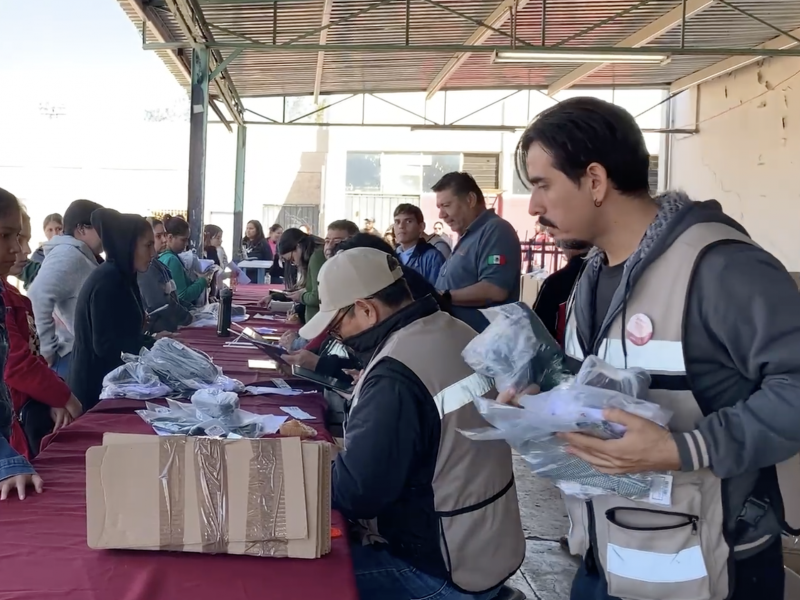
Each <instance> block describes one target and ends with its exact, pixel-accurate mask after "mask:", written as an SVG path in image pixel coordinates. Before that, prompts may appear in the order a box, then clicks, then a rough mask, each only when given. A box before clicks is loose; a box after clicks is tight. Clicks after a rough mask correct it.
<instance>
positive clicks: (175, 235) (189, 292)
mask: <svg viewBox="0 0 800 600" xmlns="http://www.w3.org/2000/svg"><path fill="white" fill-rule="evenodd" d="M164 230H165V231H166V232H167V243H166V245H165V246H164V249H163V250H162V252H161V254H159V255H158V260H160V261H161V263H162V264H163V265H164V266H166V267H167V268H168V269H169V272H170V274H171V275H172V280H173V281H174V282H175V292H176V293H177V294H178V300H180V301H181V302H183V303H185V304H189V305H191V304H193V303H194V302H195V301H196V300H197V299H198V298H200V296H202V295H203V294H204V293H205V291H206V290H207V289H208V284H209V279H208V277H198V278H197V279H196V280H195V281H191V278H190V277H189V273H188V272H187V270H186V267H185V266H183V262H182V261H181V258H180V256H178V255H179V254H181V253H182V252H185V251H186V244H188V243H189V224H188V223H187V222H186V221H184V220H183V219H181V218H180V217H172V218H171V219H169V220H168V221H164ZM209 276H211V273H209Z"/></svg>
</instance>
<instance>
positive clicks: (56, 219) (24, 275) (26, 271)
mask: <svg viewBox="0 0 800 600" xmlns="http://www.w3.org/2000/svg"><path fill="white" fill-rule="evenodd" d="M28 219H29V220H30V218H28ZM42 229H43V230H44V236H45V237H46V238H47V241H48V242H49V241H50V240H52V239H53V238H54V237H55V236H57V235H61V232H62V231H64V218H63V217H62V216H61V215H60V214H58V213H53V214H52V215H47V216H46V217H45V218H44V225H43V226H42ZM43 262H44V248H43V247H42V246H41V245H40V246H39V247H38V248H37V249H36V251H35V252H34V253H33V254H32V255H31V259H30V260H29V261H26V263H25V266H24V267H23V269H22V271H20V272H19V274H17V275H16V278H17V279H19V280H20V281H21V282H22V283H23V284H24V285H25V289H26V290H27V289H28V288H29V287H30V286H31V284H32V283H33V280H34V279H36V275H37V274H38V273H39V268H40V267H41V266H42V263H43Z"/></svg>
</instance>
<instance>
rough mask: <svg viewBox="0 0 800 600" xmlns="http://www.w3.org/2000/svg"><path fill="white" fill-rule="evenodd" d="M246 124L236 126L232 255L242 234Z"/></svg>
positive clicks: (234, 253) (236, 251) (235, 252)
mask: <svg viewBox="0 0 800 600" xmlns="http://www.w3.org/2000/svg"><path fill="white" fill-rule="evenodd" d="M246 159H247V126H246V125H239V126H237V127H236V183H235V186H234V191H233V255H234V257H235V256H236V255H237V253H238V248H239V245H240V242H241V241H242V237H243V234H244V170H245V164H246V162H247V160H246Z"/></svg>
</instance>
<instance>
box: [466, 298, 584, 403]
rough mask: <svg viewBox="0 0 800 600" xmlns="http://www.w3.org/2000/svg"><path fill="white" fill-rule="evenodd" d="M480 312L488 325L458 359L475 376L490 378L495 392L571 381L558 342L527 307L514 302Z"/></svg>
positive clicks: (551, 385)
mask: <svg viewBox="0 0 800 600" xmlns="http://www.w3.org/2000/svg"><path fill="white" fill-rule="evenodd" d="M481 312H482V313H483V314H484V316H486V318H487V319H488V320H489V326H488V327H487V328H486V329H484V330H483V332H482V333H481V334H480V335H478V336H476V337H475V338H474V339H473V340H472V341H471V342H470V343H469V344H467V346H466V348H464V350H463V351H462V353H461V356H462V357H463V358H464V361H465V362H466V363H467V364H468V365H469V366H470V367H472V369H473V370H474V371H475V372H476V373H479V374H481V375H484V376H486V377H491V378H492V379H494V383H495V387H496V388H497V390H498V391H501V392H502V391H505V390H506V389H509V388H513V389H515V390H517V391H522V390H524V389H526V388H527V387H528V386H529V385H531V384H532V383H535V384H537V385H538V386H539V388H540V389H541V390H543V391H547V390H550V389H552V388H554V387H556V386H557V385H560V384H563V383H564V382H566V381H568V380H570V379H571V376H570V374H569V372H568V371H567V369H566V367H565V365H564V353H563V352H562V351H561V348H560V347H559V345H558V342H556V341H555V340H554V339H553V336H551V335H550V332H548V331H547V328H546V327H545V326H544V324H542V322H541V321H540V320H539V317H537V316H536V314H535V313H534V312H533V311H532V310H531V309H530V308H529V307H528V306H527V305H525V304H523V303H522V302H516V303H514V304H504V305H502V306H497V307H494V308H487V309H485V310H483V311H481Z"/></svg>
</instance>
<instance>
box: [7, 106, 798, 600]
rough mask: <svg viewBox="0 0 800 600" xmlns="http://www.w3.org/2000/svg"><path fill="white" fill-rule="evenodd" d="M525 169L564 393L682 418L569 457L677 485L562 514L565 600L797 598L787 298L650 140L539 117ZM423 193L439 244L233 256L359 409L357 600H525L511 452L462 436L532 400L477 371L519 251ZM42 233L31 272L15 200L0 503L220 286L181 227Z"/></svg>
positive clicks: (508, 297) (404, 209) (563, 116)
mask: <svg viewBox="0 0 800 600" xmlns="http://www.w3.org/2000/svg"><path fill="white" fill-rule="evenodd" d="M516 157H517V168H518V172H519V175H520V177H521V179H522V180H523V181H526V182H528V183H529V185H530V187H531V198H530V214H531V215H533V216H536V217H538V219H539V223H540V224H541V225H543V226H545V227H547V228H548V232H549V233H550V234H551V235H552V236H553V238H554V239H555V240H556V242H557V243H558V244H559V245H560V247H561V248H562V249H563V251H564V253H565V254H566V256H567V258H568V259H569V262H568V264H567V266H566V267H565V268H564V269H563V270H562V271H559V272H558V273H555V274H553V275H552V276H551V277H549V278H548V279H547V280H546V281H545V283H544V285H543V287H542V290H541V292H540V295H539V298H538V300H537V305H536V307H535V308H536V312H537V314H538V315H539V316H540V318H541V320H542V322H543V323H544V324H545V325H546V327H547V328H548V329H549V330H550V331H551V333H553V335H554V337H555V338H556V339H557V340H558V341H559V343H560V344H561V345H562V346H563V351H564V353H565V355H566V357H567V363H568V366H569V368H570V370H571V371H572V372H573V373H577V371H578V369H579V368H580V366H581V364H582V362H583V361H584V360H585V359H586V358H588V357H589V356H592V355H596V356H599V357H600V358H602V359H604V360H605V361H606V362H608V363H609V364H610V365H611V366H613V367H617V368H620V369H625V368H632V367H637V368H641V369H643V370H645V371H647V372H648V373H649V374H650V376H651V380H652V385H651V388H650V390H649V396H648V399H649V400H651V401H654V402H658V403H659V404H662V405H663V406H665V407H666V408H669V410H671V411H672V412H673V413H674V415H675V416H674V418H673V420H672V421H671V423H670V427H671V430H669V431H668V430H666V429H663V428H661V427H659V426H658V425H655V424H654V423H652V422H650V421H647V420H645V419H642V418H639V417H636V416H633V415H631V414H629V413H625V412H622V411H620V410H611V411H607V412H606V414H605V418H606V419H607V420H609V421H611V422H615V423H619V424H621V425H623V426H624V427H625V428H626V432H625V435H624V436H623V437H621V438H620V439H617V440H601V439H598V438H596V437H591V436H588V435H583V434H578V433H570V434H565V436H564V439H565V440H566V441H567V442H568V452H570V453H572V454H574V455H575V456H577V457H579V458H580V459H583V460H584V461H586V462H587V463H589V464H590V465H592V466H593V467H594V468H596V469H597V470H598V471H600V472H602V473H609V474H622V473H649V472H653V471H668V472H670V473H671V474H672V480H671V481H672V483H671V485H672V487H671V494H672V499H673V504H672V507H663V506H661V507H659V506H656V507H654V506H652V505H650V504H647V503H642V502H634V501H632V500H627V499H623V498H621V497H614V496H604V497H603V501H602V502H592V501H589V502H586V501H585V500H583V499H579V498H577V497H573V496H568V497H566V509H567V511H568V513H569V515H570V521H571V529H570V532H569V536H568V538H567V540H566V543H567V545H568V547H569V549H570V551H571V552H572V553H573V554H575V555H577V556H579V557H580V559H581V566H580V569H579V570H578V573H577V575H576V578H575V580H574V583H573V587H572V591H571V598H572V599H573V600H603V599H609V600H614V599H617V598H620V597H624V598H636V599H639V600H653V599H655V598H659V599H663V600H678V599H680V598H687V597H692V598H707V599H711V600H723V599H725V598H733V599H734V600H745V599H750V598H754V597H759V598H762V599H763V600H782V598H783V590H784V575H783V564H782V551H781V534H782V532H783V531H792V532H794V533H795V534H796V533H798V532H797V531H795V530H791V528H790V527H789V525H788V524H787V523H786V522H785V518H784V506H783V501H784V499H783V498H782V496H781V492H780V487H779V482H778V476H777V471H776V465H777V464H778V463H781V462H783V461H786V460H787V459H789V458H791V457H792V456H794V455H795V454H797V453H798V451H800V433H798V429H797V427H796V423H797V422H798V420H800V311H798V310H796V309H797V306H798V299H800V298H799V296H798V294H800V292H798V289H797V286H796V284H795V283H794V281H793V280H792V278H791V276H790V275H789V274H788V273H787V272H786V269H785V268H784V267H783V266H782V265H781V264H780V262H779V261H778V260H777V259H775V258H774V257H773V256H772V255H770V254H769V253H768V252H766V251H765V250H763V249H761V248H760V247H759V246H757V245H756V244H755V243H754V242H753V241H752V240H751V239H750V237H749V236H748V234H747V232H746V231H745V230H744V229H743V228H742V226H741V225H740V224H738V223H736V222H735V221H733V220H732V219H730V218H729V217H727V216H726V215H724V214H723V212H722V211H721V207H720V205H719V204H718V203H716V202H713V201H712V202H695V201H692V200H691V199H689V198H688V197H687V196H686V195H685V194H683V193H679V192H667V193H665V194H662V195H660V196H658V197H653V196H652V195H651V194H650V192H649V178H648V174H649V153H648V152H647V148H646V146H645V142H644V138H643V136H642V133H641V131H640V129H639V128H638V126H637V125H636V122H635V120H634V119H633V117H632V116H631V115H630V114H628V113H627V112H625V111H624V110H623V109H621V108H619V107H617V106H615V105H613V104H610V103H607V102H604V101H601V100H597V99H593V98H573V99H570V100H566V101H563V102H561V103H559V104H557V105H555V106H553V107H552V108H549V109H548V110H545V111H544V112H542V113H541V114H540V115H539V116H537V117H536V119H534V121H533V122H532V123H531V125H530V126H529V127H528V129H527V130H526V131H525V132H524V133H523V134H522V136H521V139H520V141H519V145H518V147H517V152H516ZM433 191H434V192H435V194H436V204H437V208H438V210H439V217H440V219H441V221H440V222H437V223H435V224H434V226H433V230H432V232H430V233H429V232H427V231H426V223H425V219H424V215H423V214H422V212H421V211H420V209H419V208H418V207H417V206H414V205H411V204H401V205H399V206H398V207H397V208H396V210H395V212H394V223H393V226H392V235H391V236H388V235H384V234H381V233H380V232H379V231H377V230H376V229H375V223H374V221H373V220H372V219H367V220H366V221H365V223H364V227H363V229H359V227H358V225H356V223H354V222H352V221H349V220H336V221H333V222H331V223H330V224H329V226H328V228H327V231H326V235H325V237H324V239H323V238H321V237H317V236H315V235H312V234H311V232H310V231H308V230H306V231H304V230H302V229H301V228H287V229H283V228H282V227H281V226H280V225H277V224H276V225H273V226H272V227H270V228H269V230H268V232H267V233H265V231H264V228H263V227H262V225H261V223H259V222H258V221H250V222H248V223H247V225H246V228H245V232H244V238H243V239H242V240H241V247H240V248H236V249H234V257H232V258H233V259H234V260H238V259H249V260H261V261H272V266H271V267H270V268H269V276H270V280H271V281H272V282H273V283H276V282H282V283H284V284H285V288H286V289H285V295H286V296H287V297H288V299H289V300H290V301H291V302H292V303H293V304H294V307H295V308H294V309H293V310H292V313H293V314H294V315H295V316H294V317H293V318H296V319H298V320H299V321H300V322H301V324H302V327H301V328H300V329H299V332H297V333H287V334H286V335H284V337H283V338H282V339H281V344H282V345H283V346H284V347H285V348H286V349H288V350H289V351H290V352H289V353H288V354H287V355H286V361H287V363H289V364H290V365H297V366H301V367H304V368H307V369H310V370H313V371H316V372H318V373H319V374H322V375H326V376H328V377H332V378H334V379H336V380H339V381H343V382H345V383H347V384H348V385H350V386H352V389H351V392H349V393H346V394H339V393H336V392H333V391H329V392H326V398H327V399H328V405H329V410H328V415H327V421H328V427H329V429H330V430H331V431H332V432H333V433H334V435H336V434H337V433H338V434H339V435H343V436H344V438H345V449H343V450H342V451H341V452H340V453H339V454H338V455H337V456H336V458H335V461H334V464H333V467H332V469H333V471H332V494H333V507H334V508H335V509H337V510H339V511H340V512H341V513H342V514H343V515H344V516H345V517H346V518H347V519H348V521H349V522H350V524H351V525H352V532H351V533H352V535H353V540H354V541H353V544H352V550H351V552H352V557H353V565H354V569H355V573H356V580H357V584H358V588H359V592H360V594H361V597H362V598H363V599H364V600H372V599H381V600H384V599H386V600H393V599H400V600H404V599H410V598H439V599H442V600H444V599H451V600H460V599H465V600H466V599H472V600H484V599H485V600H489V599H491V598H506V599H511V598H523V596H522V595H521V593H520V592H518V591H516V590H513V589H512V588H509V587H507V586H505V585H504V584H505V582H506V580H507V579H508V578H509V577H510V576H511V575H512V574H513V573H514V572H515V571H516V570H517V569H518V568H519V567H520V565H521V563H522V561H523V559H524V557H525V548H526V545H525V536H524V532H523V528H522V524H521V519H520V510H519V500H518V498H517V492H516V487H515V481H514V475H513V469H512V457H511V451H510V449H509V447H508V446H507V445H506V444H505V442H502V441H494V442H481V443H480V444H478V443H475V442H473V441H470V440H469V439H468V438H467V437H465V436H462V435H461V434H460V433H459V432H460V431H461V430H466V429H473V428H476V427H481V426H482V425H483V424H484V422H483V420H482V417H481V416H480V414H479V413H478V410H477V409H476V408H475V405H474V404H473V402H472V399H473V397H474V396H475V395H484V396H487V397H497V400H498V401H499V402H501V403H504V404H508V405H509V406H510V407H515V406H519V404H518V399H519V396H520V395H521V394H523V393H525V394H528V395H532V394H533V395H535V394H536V390H535V389H528V390H507V391H504V392H503V393H502V394H499V396H498V395H497V391H496V390H495V389H494V383H493V381H492V380H491V379H489V378H486V377H484V376H482V375H479V374H477V373H475V372H474V371H473V370H472V369H471V368H470V367H468V366H467V364H466V363H465V362H464V360H463V359H462V357H461V353H462V351H463V349H464V348H465V346H466V345H467V344H468V343H469V342H470V341H471V340H472V339H473V338H474V337H475V336H476V335H478V334H479V333H480V332H482V331H483V330H484V329H485V328H486V327H487V325H488V320H487V318H486V316H485V315H484V313H483V312H482V310H483V309H485V308H489V307H494V306H498V305H502V304H506V303H511V302H516V301H517V300H518V299H519V294H520V274H521V273H520V272H521V251H520V242H519V239H518V237H517V234H516V232H515V230H514V228H513V226H512V225H511V224H510V223H508V222H507V221H505V220H504V219H503V218H502V217H501V216H500V215H498V214H496V213H495V212H494V210H492V209H490V208H489V207H488V206H487V204H486V200H485V198H484V195H483V192H482V191H481V189H480V187H479V185H478V184H477V183H476V181H475V179H474V178H473V177H472V176H470V175H469V174H468V173H463V172H453V173H448V174H446V175H444V176H443V177H442V178H441V180H440V181H438V182H437V183H436V184H435V185H434V186H433ZM445 224H446V225H447V227H448V229H449V230H450V231H452V232H453V233H454V234H455V235H456V236H457V239H456V240H455V242H454V241H453V240H451V239H450V238H449V237H448V235H447V234H446V233H445V231H444V225H445ZM44 231H45V234H46V236H47V238H48V241H46V242H45V243H44V244H43V245H42V248H41V249H40V250H41V252H40V251H39V250H37V251H36V252H34V253H33V255H31V256H30V258H28V255H29V254H30V248H29V240H30V238H31V225H30V219H29V218H28V215H27V213H26V211H25V208H24V207H23V206H22V205H21V204H20V203H19V202H18V200H17V198H16V197H14V196H13V195H12V194H11V193H9V192H6V191H4V190H0V277H2V278H3V280H4V281H5V279H6V278H7V277H8V276H11V275H13V276H15V277H17V278H18V279H20V280H21V281H22V282H23V283H24V285H25V287H26V289H27V290H28V296H27V297H26V296H23V295H22V294H21V293H20V292H19V291H18V290H17V289H15V288H14V287H13V286H11V285H9V284H8V283H7V282H6V283H5V284H4V285H3V293H2V302H3V304H4V308H5V310H4V311H2V314H3V315H5V324H4V327H2V328H0V363H4V364H2V365H0V367H2V368H0V372H2V373H3V379H4V384H2V385H0V411H2V413H1V414H0V426H2V431H0V433H2V436H0V493H1V494H2V498H3V499H5V498H6V497H7V496H8V495H9V494H10V493H11V491H12V490H14V489H16V490H17V493H18V495H19V497H20V498H23V497H24V496H25V493H26V488H28V487H29V486H33V487H34V488H35V490H36V491H37V492H40V491H42V481H41V479H39V478H38V476H37V475H36V474H35V470H34V468H33V467H32V466H31V464H30V462H29V459H30V458H32V457H33V456H35V454H36V452H37V451H38V448H39V444H40V443H41V440H42V438H43V437H44V436H45V435H47V434H48V433H50V432H52V431H55V430H58V429H59V428H61V427H64V426H66V425H68V424H69V423H70V422H71V421H73V420H74V419H77V418H80V415H81V413H82V412H83V411H85V410H88V409H91V408H92V407H93V406H94V405H95V404H96V403H97V402H98V398H99V393H100V387H101V385H102V379H103V377H104V375H105V374H106V373H108V372H109V371H111V370H112V369H114V368H115V367H116V366H118V365H119V364H121V360H122V359H121V354H122V353H125V352H127V353H137V352H138V351H139V350H140V348H142V347H148V346H149V345H151V344H152V343H154V341H155V340H156V339H157V338H158V337H162V336H168V335H171V332H174V331H176V330H177V329H178V328H179V327H181V326H184V325H186V324H188V323H189V322H190V321H191V319H192V313H191V311H192V308H193V307H194V306H196V305H197V304H198V303H202V301H203V300H204V299H207V298H208V297H209V296H210V295H211V296H213V293H214V289H213V288H214V285H215V284H214V277H213V276H211V275H204V274H203V273H204V271H202V270H197V269H195V268H193V266H192V263H188V264H187V260H186V256H185V255H186V250H187V243H188V240H189V237H190V224H189V223H187V222H186V221H185V220H183V219H182V218H180V217H169V216H165V217H164V218H163V219H149V220H146V219H144V218H143V217H141V216H138V215H126V214H120V213H118V212H116V211H114V210H110V209H106V208H103V207H101V206H99V205H97V204H95V203H93V202H89V201H87V200H78V201H75V202H73V203H72V204H71V205H70V206H69V207H68V208H67V210H66V212H65V213H64V217H63V219H62V218H61V217H60V216H59V215H50V216H48V217H47V219H46V220H45V222H44ZM203 233H204V235H203V247H202V248H200V249H198V250H199V253H200V255H201V257H202V258H204V259H206V260H210V261H212V262H213V264H214V265H216V266H217V267H218V268H219V270H211V271H209V273H215V274H217V276H218V275H219V274H220V272H227V267H229V266H230V264H231V263H230V259H229V258H228V256H227V255H226V253H225V251H224V249H223V231H222V230H221V229H220V228H219V227H217V226H215V225H207V226H206V227H205V230H204V232H203ZM238 241H239V240H237V242H238ZM103 254H104V256H103V257H101V255H103ZM246 274H247V275H248V276H250V275H251V274H252V275H256V273H250V274H248V273H246ZM227 276H228V277H235V274H234V272H230V273H228V275H227ZM253 278H255V277H253ZM271 301H272V300H271V297H270V296H268V297H265V298H264V300H263V301H262V302H263V304H269V303H270V302H271ZM518 410H523V409H522V408H518ZM793 500H795V501H796V499H793ZM626 510H627V511H628V512H629V513H630V518H629V520H628V521H626V520H625V519H623V518H622V516H621V515H623V514H625V513H624V511H626ZM612 517H613V518H612ZM626 518H627V517H626ZM681 519H683V520H681ZM687 519H688V521H687ZM684 524H685V525H686V528H685V529H684V528H683V525H684ZM689 525H691V531H690V529H689V527H688V526H689ZM609 528H611V529H609ZM615 528H616V529H615ZM698 533H699V535H696V534H698ZM688 563H691V568H689V566H687V564H688ZM654 569H657V570H658V573H655V571H654Z"/></svg>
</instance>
